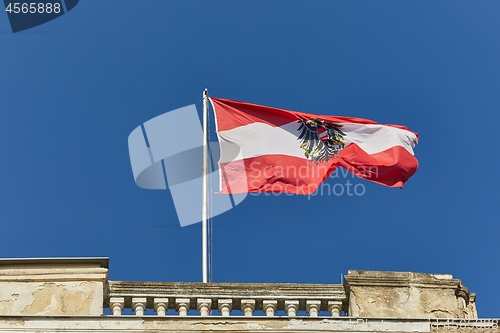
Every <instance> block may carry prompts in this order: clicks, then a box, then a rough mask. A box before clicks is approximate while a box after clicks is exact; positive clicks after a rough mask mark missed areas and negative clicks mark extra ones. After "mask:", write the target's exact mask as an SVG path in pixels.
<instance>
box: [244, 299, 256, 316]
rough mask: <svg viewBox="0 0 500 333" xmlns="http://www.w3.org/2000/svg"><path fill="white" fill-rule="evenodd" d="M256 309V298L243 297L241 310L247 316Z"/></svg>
mask: <svg viewBox="0 0 500 333" xmlns="http://www.w3.org/2000/svg"><path fill="white" fill-rule="evenodd" d="M254 310H255V300H254V299H242V300H241V311H243V313H244V314H245V316H246V317H251V316H252V315H253V312H254Z"/></svg>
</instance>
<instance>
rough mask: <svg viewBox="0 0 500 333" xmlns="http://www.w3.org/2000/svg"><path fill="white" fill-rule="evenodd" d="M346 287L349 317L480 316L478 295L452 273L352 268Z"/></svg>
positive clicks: (346, 280)
mask: <svg viewBox="0 0 500 333" xmlns="http://www.w3.org/2000/svg"><path fill="white" fill-rule="evenodd" d="M344 287H345V290H346V294H347V295H348V297H349V309H348V315H349V316H355V317H393V318H477V313H476V309H475V305H474V300H475V294H471V293H469V291H468V290H467V288H465V287H464V286H463V285H462V281H460V280H458V279H454V278H453V277H452V276H451V275H449V274H424V273H409V272H378V271H356V270H351V271H349V274H348V275H346V276H345V280H344Z"/></svg>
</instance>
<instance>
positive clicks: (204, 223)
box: [201, 89, 209, 283]
mask: <svg viewBox="0 0 500 333" xmlns="http://www.w3.org/2000/svg"><path fill="white" fill-rule="evenodd" d="M202 147H203V153H202V160H203V161H202V195H201V200H202V208H201V231H202V242H201V243H202V244H201V247H202V274H203V282H204V283H206V282H208V230H209V229H208V193H207V192H208V89H205V90H204V91H203V146H202Z"/></svg>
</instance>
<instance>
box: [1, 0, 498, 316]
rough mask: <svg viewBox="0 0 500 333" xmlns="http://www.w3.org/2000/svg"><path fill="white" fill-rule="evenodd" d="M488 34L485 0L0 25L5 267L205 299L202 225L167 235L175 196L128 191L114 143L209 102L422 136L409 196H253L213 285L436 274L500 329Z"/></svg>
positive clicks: (139, 11)
mask: <svg viewBox="0 0 500 333" xmlns="http://www.w3.org/2000/svg"><path fill="white" fill-rule="evenodd" d="M499 17H500V2H498V1H486V0H484V1H458V0H453V1H451V0H450V1H399V0H395V1H356V2H352V1H314V2H309V1H277V0H276V1H271V2H268V1H251V2H250V1H246V2H244V1H238V2H234V1H211V2H204V1H160V0H150V1H138V0H135V1H131V0H107V1H97V0H94V1H81V2H80V3H79V4H78V6H77V7H75V8H74V9H73V10H72V11H71V12H69V13H68V14H66V15H63V16H62V17H60V18H58V19H56V20H54V21H51V22H49V23H47V24H44V25H41V26H39V27H36V28H33V29H31V30H27V31H25V32H20V33H17V34H12V33H11V30H10V27H9V24H8V20H7V15H6V14H1V13H0V39H1V45H2V47H1V52H0V62H1V64H2V67H1V70H0V101H1V103H2V104H1V112H0V136H1V144H0V156H1V158H0V173H1V177H2V183H1V184H2V185H1V186H0V221H1V225H2V229H1V233H0V256H1V257H52V256H108V257H110V274H109V278H110V279H113V280H149V281H199V280H201V269H200V266H201V264H200V262H201V245H200V243H201V241H200V240H201V231H200V225H199V224H197V225H193V226H189V227H185V228H181V227H180V226H179V223H178V221H177V216H176V212H175V209H174V206H173V202H172V198H171V195H170V193H169V191H168V190H167V191H152V190H144V189H141V188H139V187H137V186H136V185H135V183H134V180H133V176H132V171H131V167H130V161H129V156H128V148H127V137H128V135H129V133H130V132H131V131H132V130H133V129H134V128H135V127H137V126H138V125H140V124H142V123H143V122H144V121H147V120H149V119H151V118H153V117H155V116H157V115H160V114H162V113H164V112H167V111H169V110H173V109H176V108H179V107H183V106H186V105H189V104H193V103H197V106H198V108H199V109H200V108H201V103H200V99H201V94H202V91H203V89H204V88H205V87H208V88H209V91H210V93H211V95H213V96H216V97H223V98H229V99H236V100H242V101H248V102H252V103H257V104H263V105H269V106H274V107H279V108H285V109H291V110H297V111H304V112H310V113H319V114H329V115H348V116H356V117H363V118H369V119H373V120H375V121H378V122H380V123H394V124H401V125H405V126H407V127H409V128H410V129H412V130H414V131H417V132H419V134H420V143H419V145H417V147H416V149H415V151H416V156H417V157H418V160H419V163H420V167H419V170H418V171H417V173H416V174H415V175H414V176H413V177H412V178H411V179H410V180H409V181H408V182H407V183H406V186H405V188H404V190H400V189H394V188H386V187H383V186H381V185H377V184H373V183H369V182H367V181H364V180H361V179H351V178H349V179H350V180H351V181H352V182H354V183H355V184H358V183H359V184H363V185H364V186H365V188H366V192H365V194H364V195H363V196H347V195H343V196H334V195H330V196H326V195H323V196H315V197H312V198H307V197H304V196H286V195H282V196H264V195H260V196H250V197H248V198H247V199H246V200H245V201H244V202H243V203H242V204H240V205H239V206H238V207H237V208H235V209H233V210H231V211H229V212H227V213H225V214H223V215H221V216H219V217H217V218H216V219H215V222H214V223H215V232H214V243H215V245H214V280H215V281H219V282H221V281H231V282H307V283H339V282H340V274H341V273H343V274H346V273H347V271H348V270H349V269H367V270H394V271H415V272H428V273H449V274H453V275H454V276H455V277H457V278H460V279H462V280H463V282H464V284H465V285H466V286H467V287H468V288H469V289H470V290H471V291H473V292H477V294H478V297H477V307H478V311H479V315H480V316H481V317H494V316H496V317H498V316H500V310H499V306H498V295H500V284H499V283H498V276H500V267H499V265H498V261H499V260H498V259H499V250H500V244H499V241H498V235H499V232H500V226H499V223H498V221H499V218H498V214H499V210H500V204H499V197H500V196H499V194H498V191H499V185H500V184H499V177H498V172H497V168H498V166H499V165H500V158H499V148H498V144H499V143H498V140H499V135H498V128H497V123H499V121H500V114H499V106H500V94H499V89H500V61H499V59H500V43H499V41H500V20H499ZM181 125H182V126H184V127H185V129H186V135H190V134H191V133H190V124H181ZM339 181H340V182H345V181H346V180H345V179H340V180H338V179H337V180H335V179H331V180H329V183H330V184H332V185H333V184H335V182H339ZM186 195H189V194H186Z"/></svg>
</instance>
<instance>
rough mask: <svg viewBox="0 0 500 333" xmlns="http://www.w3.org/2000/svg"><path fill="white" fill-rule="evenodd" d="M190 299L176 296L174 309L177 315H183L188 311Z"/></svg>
mask: <svg viewBox="0 0 500 333" xmlns="http://www.w3.org/2000/svg"><path fill="white" fill-rule="evenodd" d="M189 305H190V300H189V298H176V299H175V309H176V310H177V312H178V313H179V316H181V317H185V316H187V313H188V311H189Z"/></svg>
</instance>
